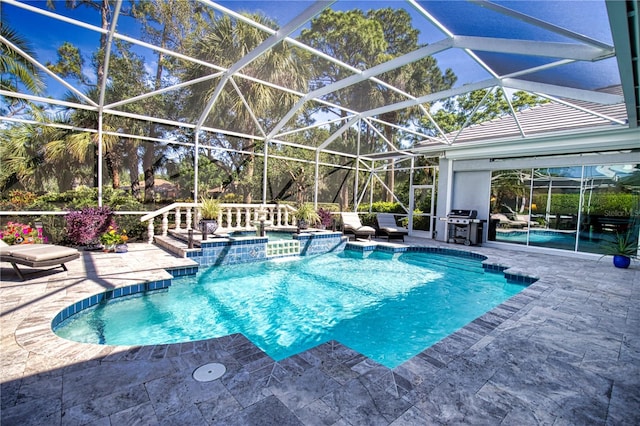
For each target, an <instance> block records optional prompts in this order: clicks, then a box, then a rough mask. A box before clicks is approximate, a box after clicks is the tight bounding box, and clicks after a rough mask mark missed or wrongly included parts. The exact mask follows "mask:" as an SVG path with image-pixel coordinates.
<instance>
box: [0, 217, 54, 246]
mask: <svg viewBox="0 0 640 426" xmlns="http://www.w3.org/2000/svg"><path fill="white" fill-rule="evenodd" d="M0 239H2V240H3V241H4V242H5V243H7V244H40V243H43V242H46V240H47V238H46V237H44V236H43V235H42V228H32V227H31V224H29V225H25V224H24V223H19V222H7V226H5V227H4V229H2V230H1V231H0Z"/></svg>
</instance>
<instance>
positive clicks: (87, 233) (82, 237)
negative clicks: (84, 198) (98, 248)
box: [66, 207, 115, 246]
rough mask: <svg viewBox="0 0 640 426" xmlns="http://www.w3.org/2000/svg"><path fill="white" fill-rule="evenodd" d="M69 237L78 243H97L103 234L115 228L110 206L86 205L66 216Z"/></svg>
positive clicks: (83, 244) (81, 244) (74, 242)
mask: <svg viewBox="0 0 640 426" xmlns="http://www.w3.org/2000/svg"><path fill="white" fill-rule="evenodd" d="M66 221H67V237H68V238H69V240H70V241H71V242H72V243H73V244H76V245H80V246H85V245H90V244H97V243H98V241H99V238H100V236H101V235H102V234H104V233H106V232H108V231H109V228H110V227H111V228H115V221H114V219H113V211H112V210H111V209H110V208H109V207H85V208H83V209H82V210H79V211H72V212H69V214H67V216H66Z"/></svg>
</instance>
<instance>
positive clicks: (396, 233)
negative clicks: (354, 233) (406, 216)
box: [376, 213, 409, 241]
mask: <svg viewBox="0 0 640 426" xmlns="http://www.w3.org/2000/svg"><path fill="white" fill-rule="evenodd" d="M376 221H377V222H378V233H379V234H380V235H386V236H387V241H389V240H391V239H392V238H400V239H402V241H404V236H405V235H409V230H407V228H403V227H399V226H398V224H397V223H396V218H395V216H394V215H393V214H391V213H378V214H376Z"/></svg>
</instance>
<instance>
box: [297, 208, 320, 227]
mask: <svg viewBox="0 0 640 426" xmlns="http://www.w3.org/2000/svg"><path fill="white" fill-rule="evenodd" d="M295 216H296V219H298V220H299V221H304V222H305V223H306V224H307V225H314V224H316V223H317V222H319V221H320V215H318V212H317V211H316V209H314V208H313V204H311V203H303V204H300V206H298V210H297V211H296V213H295Z"/></svg>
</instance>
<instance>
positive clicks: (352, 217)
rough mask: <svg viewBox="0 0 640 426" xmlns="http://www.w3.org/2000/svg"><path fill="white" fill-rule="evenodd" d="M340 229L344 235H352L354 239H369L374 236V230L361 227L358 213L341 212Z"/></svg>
mask: <svg viewBox="0 0 640 426" xmlns="http://www.w3.org/2000/svg"><path fill="white" fill-rule="evenodd" d="M340 216H341V217H342V229H343V231H344V233H345V234H353V235H355V237H356V238H367V239H371V237H372V236H374V235H375V234H376V230H375V229H373V228H372V227H370V226H363V225H362V222H360V217H359V216H358V213H353V212H342V213H340Z"/></svg>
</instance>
